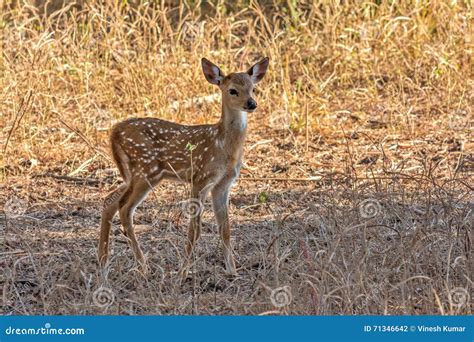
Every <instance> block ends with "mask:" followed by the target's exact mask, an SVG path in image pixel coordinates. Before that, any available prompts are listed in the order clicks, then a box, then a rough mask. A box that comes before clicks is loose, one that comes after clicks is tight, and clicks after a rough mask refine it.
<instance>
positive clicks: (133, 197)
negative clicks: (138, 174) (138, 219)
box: [119, 178, 151, 273]
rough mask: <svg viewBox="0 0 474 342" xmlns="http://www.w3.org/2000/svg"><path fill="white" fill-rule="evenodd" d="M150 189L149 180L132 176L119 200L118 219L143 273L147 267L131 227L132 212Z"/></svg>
mask: <svg viewBox="0 0 474 342" xmlns="http://www.w3.org/2000/svg"><path fill="white" fill-rule="evenodd" d="M150 190H151V187H150V183H149V182H147V181H146V180H144V179H141V178H134V179H132V181H131V182H130V186H129V187H128V188H127V190H126V191H125V193H124V194H123V195H122V197H121V198H120V200H119V215H120V221H121V223H122V226H123V228H124V231H125V234H126V236H127V238H128V240H129V243H130V247H131V248H132V251H133V255H134V256H135V260H136V261H137V262H138V264H139V266H140V268H141V270H142V271H143V272H144V273H146V268H147V267H146V261H145V257H144V256H143V252H142V250H141V248H140V245H139V244H138V241H137V238H136V236H135V231H134V229H133V214H134V212H135V209H136V208H137V206H138V205H139V204H140V203H141V202H142V201H143V200H144V199H145V197H146V195H147V194H148V193H149V192H150Z"/></svg>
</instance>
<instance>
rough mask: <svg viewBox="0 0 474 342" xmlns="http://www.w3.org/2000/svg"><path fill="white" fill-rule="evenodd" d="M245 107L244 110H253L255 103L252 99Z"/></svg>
mask: <svg viewBox="0 0 474 342" xmlns="http://www.w3.org/2000/svg"><path fill="white" fill-rule="evenodd" d="M245 107H246V108H245V109H250V110H254V109H255V108H257V102H256V101H255V100H254V99H249V100H248V101H247V104H246V106H245Z"/></svg>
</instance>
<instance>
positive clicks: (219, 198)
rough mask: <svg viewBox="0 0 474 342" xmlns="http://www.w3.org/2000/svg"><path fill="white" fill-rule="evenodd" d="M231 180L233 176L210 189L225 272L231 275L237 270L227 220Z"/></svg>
mask: <svg viewBox="0 0 474 342" xmlns="http://www.w3.org/2000/svg"><path fill="white" fill-rule="evenodd" d="M232 182H233V178H230V179H226V180H224V181H221V182H220V183H219V184H217V185H216V186H215V187H214V189H213V190H212V205H213V209H214V215H215V216H216V221H217V225H218V226H219V234H220V236H221V239H222V246H223V251H224V264H225V268H226V272H227V273H228V274H231V275H236V274H237V271H236V268H235V262H234V256H233V254H232V245H231V243H230V222H229V190H230V186H231V185H232Z"/></svg>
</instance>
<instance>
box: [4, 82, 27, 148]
mask: <svg viewBox="0 0 474 342" xmlns="http://www.w3.org/2000/svg"><path fill="white" fill-rule="evenodd" d="M32 95H33V91H32V90H31V89H30V90H28V93H27V95H26V96H24V97H23V98H22V99H21V103H20V107H19V108H18V111H17V112H16V115H15V120H13V125H12V128H11V129H10V131H9V132H8V136H7V141H5V145H4V146H3V154H5V152H7V147H8V142H9V141H10V138H11V136H12V134H13V131H14V130H15V126H16V128H18V127H19V126H20V122H21V119H23V116H24V115H25V113H26V109H27V108H28V105H29V103H30V100H31V96H32ZM25 98H26V100H25ZM20 113H21V114H20ZM17 119H18V121H17Z"/></svg>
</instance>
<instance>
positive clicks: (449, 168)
mask: <svg viewBox="0 0 474 342" xmlns="http://www.w3.org/2000/svg"><path fill="white" fill-rule="evenodd" d="M390 3H391V2H385V1H375V2H372V1H368V2H346V1H335V0H331V1H325V2H323V1H313V2H311V1H302V2H299V3H298V5H296V1H292V0H289V1H277V0H274V1H237V2H236V3H235V4H233V5H229V4H227V5H225V4H224V2H222V1H221V2H217V1H211V2H209V3H203V4H200V2H197V1H189V2H184V1H175V2H172V1H167V2H166V3H165V4H156V3H155V2H153V1H152V2H142V3H139V2H131V1H130V2H128V3H127V1H123V2H122V1H111V2H110V3H109V4H108V5H101V4H100V3H99V2H95V1H78V2H76V3H74V2H67V4H68V5H66V6H62V5H61V1H51V2H48V3H47V4H45V3H44V2H42V1H36V2H34V1H16V2H9V1H3V3H2V1H0V8H1V12H0V33H1V37H0V44H1V54H0V143H1V146H0V148H2V155H1V157H0V158H1V159H0V180H1V184H0V208H1V209H3V211H2V212H1V213H2V215H0V246H1V247H0V294H1V296H0V298H1V305H0V307H1V312H2V313H3V314H7V315H11V314H21V315H23V314H40V315H42V314H48V315H55V314H59V315H62V314H130V315H143V314H211V315H223V314H230V315H235V314H251V315H258V314H293V315H314V314H316V315H339V314H389V315H397V314H409V315H418V314H472V311H473V303H472V298H474V296H473V288H474V287H473V279H472V274H473V273H472V270H473V258H472V256H473V254H472V249H473V235H472V231H473V222H474V191H473V186H474V185H473V178H474V177H473V172H474V155H473V148H474V139H473V113H472V110H473V104H474V91H473V90H474V89H473V88H474V87H473V86H474V81H473V67H472V66H473V64H472V53H473V41H472V37H473V30H472V20H473V19H472V4H471V1H457V2H456V1H450V2H446V1H439V0H433V1H429V2H428V1H426V2H425V1H417V2H415V1H403V2H401V3H393V4H390ZM203 56H205V57H207V58H209V59H211V60H212V61H214V62H215V63H217V64H219V65H221V66H223V69H224V71H231V70H232V71H233V70H236V69H240V70H242V69H246V68H247V67H248V66H249V65H250V64H251V63H253V62H255V61H256V60H258V59H259V58H260V57H262V56H269V57H270V61H271V64H270V71H269V73H268V74H267V76H266V79H265V80H264V81H263V82H262V84H261V85H259V91H258V99H259V104H260V109H259V110H258V111H257V112H256V113H255V114H252V115H250V116H249V135H248V140H247V144H246V148H245V155H244V167H243V170H242V174H241V177H240V179H239V180H238V182H237V183H236V185H235V186H234V188H233V190H232V195H231V219H232V223H233V243H234V248H235V254H236V258H237V266H238V272H239V275H238V277H236V278H229V277H227V276H225V275H224V270H223V264H222V254H221V253H222V251H221V249H220V246H219V239H218V234H217V232H216V225H215V222H214V218H213V215H212V212H211V210H210V204H209V203H207V204H206V211H205V214H204V227H203V236H202V238H201V240H200V241H199V243H198V248H197V253H196V260H195V263H194V267H193V272H192V274H191V277H190V278H189V279H188V281H187V282H186V283H185V284H184V285H183V286H180V285H179V284H178V281H177V271H178V267H179V264H180V261H181V259H182V253H183V246H184V241H185V235H186V229H187V219H186V217H185V215H184V214H183V212H182V210H181V205H180V203H181V201H184V200H185V199H186V193H187V192H186V188H185V186H184V185H177V184H175V183H164V184H163V185H160V186H159V187H158V188H156V189H155V191H154V193H153V194H151V195H150V196H149V198H148V199H147V201H146V202H145V203H144V204H143V205H142V206H141V207H139V209H138V210H137V214H136V215H135V224H136V226H137V231H138V238H139V241H140V242H141V245H142V248H143V250H144V251H145V253H146V255H147V257H148V262H149V265H150V269H151V274H150V275H148V276H146V277H143V276H142V275H140V273H139V272H138V271H137V269H136V265H135V264H134V261H133V257H132V253H131V250H130V248H129V247H128V245H127V242H126V240H125V238H124V237H123V236H122V235H120V234H118V232H117V233H116V234H115V236H113V239H112V240H113V242H112V246H113V248H112V249H113V252H112V258H111V262H110V265H109V267H107V268H106V269H105V270H100V269H99V267H98V262H97V256H96V255H97V241H98V233H99V229H98V226H99V221H100V212H101V207H102V201H103V198H104V197H105V195H106V194H107V193H108V192H109V191H110V190H112V189H114V188H115V187H116V186H117V185H118V184H119V183H120V182H121V180H120V179H119V178H118V175H117V170H116V168H115V167H114V165H113V163H112V162H111V158H110V157H109V151H108V146H107V144H108V140H107V137H108V131H109V129H110V127H111V126H112V125H113V124H114V123H116V122H117V121H120V120H122V119H125V118H128V117H132V116H154V117H160V118H165V119H170V120H175V121H178V122H181V123H189V124H199V123H210V122H215V121H217V120H218V119H219V115H220V104H219V97H214V96H212V95H213V94H214V93H215V92H216V89H215V88H212V87H211V86H210V85H209V84H208V83H207V82H206V81H205V79H204V77H203V75H202V73H201V69H200V63H199V61H200V58H201V57H203ZM116 220H117V221H116V223H117V224H116V225H115V228H118V223H119V222H118V218H116ZM117 230H118V229H117Z"/></svg>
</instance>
